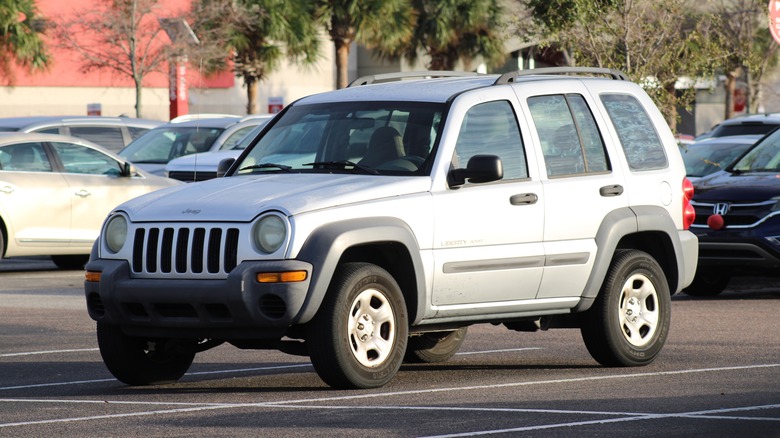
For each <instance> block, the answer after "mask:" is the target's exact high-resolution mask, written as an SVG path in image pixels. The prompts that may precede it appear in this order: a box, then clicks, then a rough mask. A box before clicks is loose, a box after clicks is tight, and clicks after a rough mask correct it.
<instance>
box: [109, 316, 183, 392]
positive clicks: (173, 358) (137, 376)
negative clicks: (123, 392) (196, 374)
mask: <svg viewBox="0 0 780 438" xmlns="http://www.w3.org/2000/svg"><path fill="white" fill-rule="evenodd" d="M97 338H98V347H100V355H101V356H102V357H103V362H104V363H105V364H106V368H108V370H109V371H110V372H111V374H113V375H114V377H116V378H117V380H119V381H121V382H124V383H127V384H128V385H134V386H140V385H155V384H160V383H171V382H175V381H177V380H179V379H180V378H181V376H183V375H184V373H186V372H187V370H188V369H189V368H190V365H192V361H193V359H194V358H195V352H194V350H193V351H186V350H183V349H181V348H180V347H178V346H177V344H175V343H174V342H173V341H170V340H166V339H144V338H135V337H131V336H127V335H126V334H124V332H122V329H120V328H119V327H118V326H115V325H110V324H105V323H100V322H99V323H97Z"/></svg>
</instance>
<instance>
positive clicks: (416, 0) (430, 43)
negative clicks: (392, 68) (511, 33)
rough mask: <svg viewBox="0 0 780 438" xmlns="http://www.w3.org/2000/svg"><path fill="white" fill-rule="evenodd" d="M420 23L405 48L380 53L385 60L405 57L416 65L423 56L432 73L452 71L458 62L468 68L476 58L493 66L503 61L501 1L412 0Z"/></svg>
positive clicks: (380, 51)
mask: <svg viewBox="0 0 780 438" xmlns="http://www.w3.org/2000/svg"><path fill="white" fill-rule="evenodd" d="M412 3H413V5H414V10H415V13H416V16H417V21H416V24H415V26H414V36H413V37H412V39H411V42H410V44H408V45H406V46H405V47H397V48H392V49H391V50H383V49H382V48H378V49H377V52H378V53H379V55H380V56H382V57H387V58H391V59H393V58H398V57H404V58H406V59H407V60H408V61H409V62H415V61H416V60H417V59H418V56H419V54H420V53H425V54H427V55H428V56H429V57H430V62H429V64H428V68H429V69H431V70H453V69H454V68H455V64H456V63H457V62H458V61H463V62H464V63H466V65H469V64H470V62H471V60H473V59H474V58H476V57H477V56H481V57H482V58H484V60H485V61H487V63H489V64H491V65H499V64H501V63H503V62H504V59H505V58H506V54H505V53H504V46H503V41H504V39H503V37H502V36H501V35H500V33H499V31H500V29H501V28H502V23H501V17H502V16H503V13H504V10H503V8H502V7H501V5H500V1H499V0H413V1H412Z"/></svg>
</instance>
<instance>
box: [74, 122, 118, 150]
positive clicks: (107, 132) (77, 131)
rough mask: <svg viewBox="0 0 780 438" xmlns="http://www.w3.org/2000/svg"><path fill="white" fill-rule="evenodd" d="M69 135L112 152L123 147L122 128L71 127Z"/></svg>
mask: <svg viewBox="0 0 780 438" xmlns="http://www.w3.org/2000/svg"><path fill="white" fill-rule="evenodd" d="M70 135H72V136H74V137H79V138H83V139H85V140H89V141H91V142H92V143H95V144H98V145H100V146H103V147H104V148H106V149H109V150H112V151H118V150H120V149H122V148H123V147H125V140H124V138H123V137H122V128H119V127H116V128H114V127H110V126H71V127H70Z"/></svg>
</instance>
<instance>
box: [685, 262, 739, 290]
mask: <svg viewBox="0 0 780 438" xmlns="http://www.w3.org/2000/svg"><path fill="white" fill-rule="evenodd" d="M729 281H731V273H729V272H728V271H727V270H715V269H698V270H697V271H696V276H694V277H693V282H691V284H689V285H688V287H686V288H685V289H683V292H684V293H685V294H687V295H690V296H693V297H714V296H716V295H720V293H721V292H723V291H724V290H725V289H726V286H728V285H729Z"/></svg>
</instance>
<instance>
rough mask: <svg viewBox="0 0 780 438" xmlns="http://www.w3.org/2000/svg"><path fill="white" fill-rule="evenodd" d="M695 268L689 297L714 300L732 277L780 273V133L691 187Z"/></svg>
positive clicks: (770, 135) (766, 138)
mask: <svg viewBox="0 0 780 438" xmlns="http://www.w3.org/2000/svg"><path fill="white" fill-rule="evenodd" d="M692 204H693V206H694V208H695V209H696V221H695V223H694V224H693V225H692V226H691V230H692V231H693V232H694V233H696V234H697V235H698V237H699V267H698V270H697V271H696V277H695V278H694V281H693V283H692V284H691V285H690V286H688V288H686V289H685V292H686V293H687V294H689V295H699V296H712V295H717V294H719V293H720V292H722V291H723V289H725V288H726V285H727V284H728V282H729V280H730V279H731V277H732V276H733V275H743V274H758V275H776V274H777V273H778V271H779V270H780V130H775V131H773V132H772V133H771V134H769V135H768V136H766V137H764V138H763V139H762V140H761V141H759V142H758V143H756V144H755V145H754V146H752V147H751V148H750V149H748V150H747V151H746V152H745V153H744V154H743V155H742V156H741V157H740V158H738V159H737V160H736V161H735V162H734V163H732V164H731V165H729V166H727V167H726V168H725V169H724V170H722V171H719V172H715V173H713V174H711V175H709V176H706V177H704V178H702V179H700V180H698V181H696V182H695V195H694V197H693V202H692Z"/></svg>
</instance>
